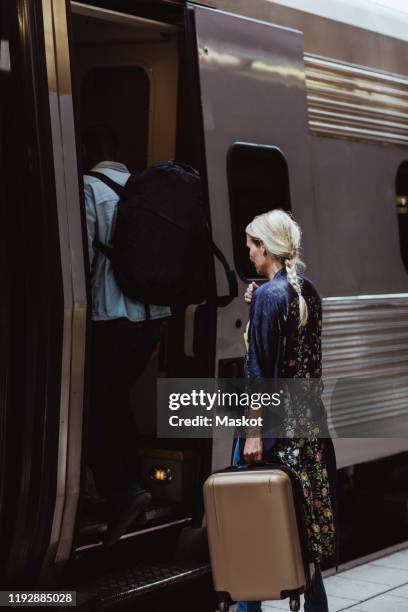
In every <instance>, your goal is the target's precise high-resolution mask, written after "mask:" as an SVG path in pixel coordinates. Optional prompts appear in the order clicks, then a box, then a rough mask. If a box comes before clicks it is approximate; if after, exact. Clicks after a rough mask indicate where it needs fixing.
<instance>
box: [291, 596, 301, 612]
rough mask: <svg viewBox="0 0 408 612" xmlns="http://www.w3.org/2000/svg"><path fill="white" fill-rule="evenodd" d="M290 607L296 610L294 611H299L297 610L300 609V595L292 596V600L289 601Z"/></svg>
mask: <svg viewBox="0 0 408 612" xmlns="http://www.w3.org/2000/svg"><path fill="white" fill-rule="evenodd" d="M289 608H290V610H291V611H292V610H294V612H297V610H300V599H299V597H291V598H290V601H289Z"/></svg>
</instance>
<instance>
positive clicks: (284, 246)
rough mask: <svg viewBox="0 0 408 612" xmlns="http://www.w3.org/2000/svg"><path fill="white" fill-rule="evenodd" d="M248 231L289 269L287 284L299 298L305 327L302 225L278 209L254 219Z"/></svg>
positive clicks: (287, 271) (300, 317) (301, 316)
mask: <svg viewBox="0 0 408 612" xmlns="http://www.w3.org/2000/svg"><path fill="white" fill-rule="evenodd" d="M245 231H246V233H247V234H248V236H250V237H251V238H252V239H254V240H258V241H261V242H262V243H263V245H264V246H265V248H266V250H267V252H268V254H269V255H270V256H271V257H272V258H275V259H277V260H279V261H281V262H282V265H284V266H285V267H286V274H287V278H288V281H289V283H290V284H291V285H292V287H293V289H294V291H295V292H296V294H297V295H298V298H299V325H301V326H304V325H306V323H307V319H308V311H307V304H306V300H305V299H304V297H303V295H302V287H301V283H300V279H299V277H298V274H297V270H303V269H304V268H305V265H304V263H303V262H302V261H301V259H300V258H299V251H300V243H301V237H302V232H301V229H300V227H299V225H298V224H297V223H296V221H295V220H294V219H293V218H292V217H291V216H290V215H289V214H288V213H287V212H285V211H283V210H278V209H275V210H270V211H269V212H266V213H264V214H262V215H258V216H257V217H255V218H254V219H253V220H252V221H251V223H249V225H247V227H246V229H245Z"/></svg>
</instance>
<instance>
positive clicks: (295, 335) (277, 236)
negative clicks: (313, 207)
mask: <svg viewBox="0 0 408 612" xmlns="http://www.w3.org/2000/svg"><path fill="white" fill-rule="evenodd" d="M246 234H247V246H248V248H249V257H250V260H251V262H252V263H253V264H254V266H255V268H256V271H257V273H258V274H259V275H260V276H264V277H266V278H268V280H269V282H266V283H265V284H263V285H262V286H260V287H258V285H256V284H255V283H251V284H250V285H249V286H248V288H247V290H246V292H245V301H246V302H247V303H250V304H251V311H250V321H249V324H248V327H247V334H246V338H245V341H246V345H247V353H246V368H245V369H246V377H247V378H248V379H261V378H281V379H282V378H297V379H302V378H303V379H305V378H310V379H320V377H321V341H320V337H321V324H322V322H321V299H320V296H319V294H318V293H317V290H316V288H315V287H314V285H313V284H312V283H311V281H310V280H308V279H307V278H306V277H304V276H302V275H300V274H299V273H298V270H299V268H300V267H302V266H303V264H302V262H301V261H300V259H299V250H300V241H301V231H300V228H299V225H298V224H297V223H296V222H295V221H294V220H293V219H292V217H291V216H290V215H289V214H287V213H286V212H284V211H282V210H272V211H270V212H267V213H265V214H263V215H260V216H258V217H255V219H254V220H253V221H252V222H251V223H250V224H249V225H248V226H247V228H246ZM312 382H314V381H312ZM319 385H320V383H319ZM310 431H311V432H312V433H311V434H310V435H308V437H304V438H295V437H289V438H277V439H276V438H275V439H266V438H264V439H262V437H261V435H260V434H257V433H256V432H255V434H254V432H252V433H251V437H247V438H246V440H245V443H244V441H243V440H242V439H238V440H237V443H236V445H235V449H234V454H233V463H234V464H238V463H240V462H241V463H243V462H246V463H251V462H256V461H261V460H267V461H270V462H273V463H277V462H279V463H282V464H283V465H286V466H289V467H290V468H292V469H293V470H294V471H295V472H296V474H297V475H298V477H299V479H300V481H301V484H302V487H303V493H304V499H305V505H306V514H307V518H306V523H307V533H308V543H309V551H310V553H311V556H312V558H313V559H314V562H315V569H316V571H315V578H314V581H313V589H312V590H311V591H310V592H309V593H307V594H306V595H305V612H328V606H327V597H326V593H325V590H324V586H323V580H322V575H321V571H320V563H321V562H322V561H323V560H326V559H328V558H331V557H333V556H334V554H335V527H334V517H333V514H334V505H335V504H334V486H333V482H334V478H332V477H329V473H330V474H331V475H333V476H334V474H335V460H334V451H333V445H332V442H331V440H330V439H324V438H322V437H319V435H320V436H321V435H325V432H322V431H321V430H319V428H318V427H317V428H316V426H315V424H314V426H313V429H310ZM287 435H289V434H287ZM259 610H261V602H256V601H255V602H254V601H248V602H246V601H240V602H238V605H237V612H258V611H259Z"/></svg>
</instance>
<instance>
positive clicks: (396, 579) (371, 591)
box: [231, 541, 408, 612]
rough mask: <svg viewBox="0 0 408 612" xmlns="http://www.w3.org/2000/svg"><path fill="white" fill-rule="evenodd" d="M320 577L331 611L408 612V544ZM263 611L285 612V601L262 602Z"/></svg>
mask: <svg viewBox="0 0 408 612" xmlns="http://www.w3.org/2000/svg"><path fill="white" fill-rule="evenodd" d="M323 575H324V584H325V588H326V592H327V597H328V601H329V610H330V612H340V610H353V611H355V612H408V541H407V542H404V543H402V544H398V545H396V546H393V547H391V548H387V549H385V550H382V551H379V552H377V553H374V554H372V555H369V556H367V557H364V558H361V559H358V560H356V561H352V562H349V563H346V564H344V565H341V566H339V570H338V572H336V571H335V570H328V571H326V572H324V574H323ZM262 609H263V610H264V611H265V612H268V610H286V611H288V610H289V606H288V600H287V599H286V600H282V601H265V602H263V603H262ZM231 610H235V606H233V607H232V608H231ZM301 610H303V597H302V606H301Z"/></svg>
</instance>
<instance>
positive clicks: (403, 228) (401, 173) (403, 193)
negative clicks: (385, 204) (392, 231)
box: [395, 161, 408, 272]
mask: <svg viewBox="0 0 408 612" xmlns="http://www.w3.org/2000/svg"><path fill="white" fill-rule="evenodd" d="M395 187H396V198H397V213H398V229H399V238H400V251H401V257H402V261H403V263H404V266H405V268H406V270H407V272H408V161H403V162H402V164H401V165H400V167H399V168H398V172H397V179H396V185H395Z"/></svg>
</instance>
